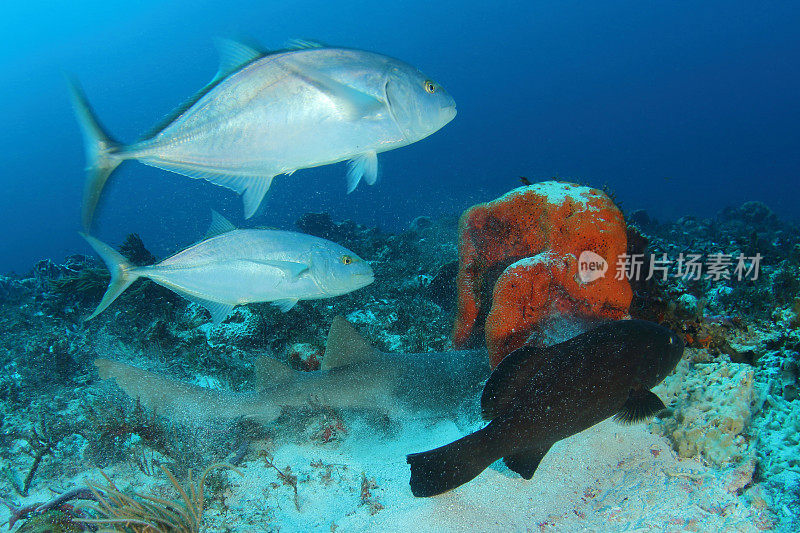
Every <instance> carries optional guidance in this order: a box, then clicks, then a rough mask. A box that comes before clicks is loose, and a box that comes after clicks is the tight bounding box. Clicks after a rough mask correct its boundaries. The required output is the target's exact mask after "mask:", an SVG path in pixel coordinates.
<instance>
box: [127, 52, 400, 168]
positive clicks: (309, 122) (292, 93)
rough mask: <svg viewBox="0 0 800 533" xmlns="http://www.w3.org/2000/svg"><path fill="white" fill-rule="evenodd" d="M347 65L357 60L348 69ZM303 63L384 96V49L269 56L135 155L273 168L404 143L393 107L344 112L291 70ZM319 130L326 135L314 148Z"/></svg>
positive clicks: (214, 92)
mask: <svg viewBox="0 0 800 533" xmlns="http://www.w3.org/2000/svg"><path fill="white" fill-rule="evenodd" d="M304 58H305V59H304ZM364 58H368V61H365V60H364ZM364 64H366V65H367V67H365V66H364ZM320 65H322V66H320ZM347 65H356V66H353V67H352V68H350V69H347V68H346V67H347ZM343 67H345V68H343ZM368 67H371V68H368ZM303 68H310V69H317V68H318V69H319V71H320V72H322V73H324V74H326V75H330V76H331V77H332V78H334V79H337V78H338V79H337V81H340V82H341V83H345V84H349V85H351V86H353V87H355V88H357V89H358V90H360V91H362V92H364V93H366V94H370V95H371V96H373V97H374V98H375V99H376V100H385V94H384V92H383V87H384V86H385V83H386V76H387V73H388V70H389V68H390V67H389V66H388V61H387V59H386V58H384V56H379V55H377V54H371V53H369V52H361V51H353V50H338V49H330V50H329V49H325V50H308V51H297V52H287V53H283V54H276V55H274V56H267V57H265V58H263V59H261V60H257V61H255V62H253V63H252V64H250V65H248V66H246V67H244V68H243V69H241V70H240V71H238V72H236V73H234V74H233V75H231V76H229V77H228V78H227V79H225V80H223V81H222V82H220V83H219V84H218V85H217V86H216V87H214V88H213V89H212V90H211V91H209V93H208V94H206V95H204V96H203V97H202V98H201V99H200V100H199V101H198V102H197V103H196V104H195V105H194V106H192V108H190V109H189V110H187V112H185V113H184V114H183V115H182V116H180V117H179V118H178V119H176V120H175V121H174V122H173V123H172V124H170V125H168V126H167V127H166V128H165V129H164V130H162V131H161V132H160V133H159V134H157V135H156V136H155V137H154V138H153V139H152V140H151V141H145V142H144V143H142V144H141V145H140V148H139V151H138V152H137V157H138V158H140V159H141V160H142V161H143V162H147V161H146V160H147V159H152V160H154V161H158V160H162V161H172V162H180V163H182V164H186V165H189V166H192V167H195V168H197V169H198V170H202V169H217V170H222V171H236V172H241V171H246V172H248V173H251V174H253V175H276V174H280V173H286V172H290V171H292V170H295V169H297V168H307V167H309V166H319V165H324V164H330V163H334V162H338V161H343V160H346V159H349V158H350V157H352V156H355V155H358V154H359V153H361V152H362V151H363V150H364V149H365V148H377V149H378V150H379V149H380V147H384V146H385V147H387V149H389V148H391V147H397V146H399V144H400V143H402V133H401V132H400V130H399V128H397V125H396V124H394V123H393V119H392V117H391V116H390V113H388V112H385V113H381V114H379V115H378V116H376V117H374V120H368V121H362V120H359V121H356V122H355V123H353V121H352V120H351V121H347V120H343V117H342V116H341V114H338V115H337V111H338V109H337V107H336V105H335V102H331V100H330V98H329V97H328V95H326V94H324V93H322V92H321V91H320V90H319V89H318V88H316V87H314V86H313V85H311V84H309V83H308V82H307V81H305V80H304V79H303V78H302V77H301V76H298V75H296V74H294V70H297V69H303ZM286 95H288V97H286ZM387 130H388V132H389V133H388V134H387ZM220 132H226V135H223V136H220ZM244 132H246V133H244ZM242 135H245V136H246V137H245V138H242ZM314 138H319V139H325V141H326V142H324V143H321V145H320V146H313V147H311V148H312V149H311V150H309V148H310V147H309V142H310V140H311V142H312V144H313V139H314ZM358 139H363V141H362V142H359V141H358ZM293 147H294V148H293ZM276 148H277V149H276ZM270 152H272V153H270ZM309 154H311V155H309Z"/></svg>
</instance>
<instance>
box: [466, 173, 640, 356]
mask: <svg viewBox="0 0 800 533" xmlns="http://www.w3.org/2000/svg"><path fill="white" fill-rule="evenodd" d="M626 247H627V236H626V228H625V221H624V219H623V217H622V213H621V212H620V211H619V209H618V208H617V207H616V206H615V205H614V203H613V202H612V201H611V200H610V199H609V198H608V196H606V195H605V194H604V193H603V192H602V191H599V190H597V189H592V188H589V187H584V186H580V185H575V184H572V183H566V182H557V181H546V182H542V183H537V184H534V185H529V186H526V187H520V188H518V189H515V190H513V191H511V192H509V193H507V194H505V195H504V196H502V197H500V198H498V199H497V200H494V201H491V202H488V203H486V204H478V205H475V206H473V207H471V208H470V209H468V210H467V211H466V212H465V213H464V214H463V215H462V217H461V222H460V224H459V270H458V277H457V283H458V311H457V315H456V322H455V326H454V329H453V342H454V343H455V344H456V346H465V345H467V344H469V343H470V341H471V340H472V339H473V338H474V337H475V335H476V333H477V332H478V331H479V330H480V327H481V326H482V325H483V326H484V328H485V335H486V344H487V347H488V349H489V354H490V357H491V360H492V365H496V364H497V363H499V362H500V360H502V358H503V357H505V355H507V354H508V353H509V352H511V351H513V350H515V349H516V348H518V347H520V346H521V345H522V344H524V343H525V341H526V340H527V338H528V337H529V336H530V334H531V333H532V331H533V330H534V328H535V326H536V324H538V323H540V322H541V321H542V320H543V319H545V318H548V317H549V316H552V315H553V314H556V313H569V314H572V315H575V316H579V317H582V318H604V319H619V318H624V317H625V316H627V312H628V307H629V306H630V302H631V297H632V292H631V288H630V284H629V283H628V280H627V279H625V278H624V277H623V279H616V275H615V274H616V265H617V258H618V257H619V256H621V255H622V254H624V253H625V250H626ZM584 251H591V252H593V253H595V254H597V255H599V256H601V257H602V258H604V259H605V260H606V261H607V262H608V270H607V272H606V273H605V275H604V276H602V277H599V278H597V279H595V280H593V281H589V282H584V281H582V280H581V279H580V277H579V276H578V259H579V257H580V254H581V253H582V252H584ZM483 317H486V320H485V324H483Z"/></svg>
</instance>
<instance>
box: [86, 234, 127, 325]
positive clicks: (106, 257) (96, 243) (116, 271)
mask: <svg viewBox="0 0 800 533" xmlns="http://www.w3.org/2000/svg"><path fill="white" fill-rule="evenodd" d="M81 237H83V238H84V239H86V242H88V243H89V244H90V245H91V246H92V248H94V251H95V252H97V255H99V256H100V258H101V259H102V260H103V262H104V263H105V264H106V267H108V271H109V273H110V274H111V282H110V283H109V284H108V289H106V293H105V294H104V295H103V299H102V300H100V303H99V304H98V306H97V309H95V310H94V313H92V314H91V315H90V316H89V317H88V318H87V319H86V320H91V319H93V318H94V317H96V316H97V315H99V314H100V313H102V312H103V310H104V309H105V308H106V307H108V306H109V305H111V302H113V301H114V300H116V299H117V297H118V296H119V295H120V294H122V293H123V292H125V289H127V288H128V287H129V286H130V284H131V283H133V282H134V281H136V280H137V279H138V278H139V276H140V274H139V272H138V271H137V269H136V267H135V266H133V265H131V264H130V263H129V262H128V260H127V259H125V258H124V257H123V256H122V254H120V253H119V252H117V251H116V250H115V249H113V248H112V247H111V246H109V245H107V244H106V243H104V242H102V241H100V240H98V239H95V238H94V237H92V236H91V235H87V234H85V233H81Z"/></svg>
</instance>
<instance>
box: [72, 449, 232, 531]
mask: <svg viewBox="0 0 800 533" xmlns="http://www.w3.org/2000/svg"><path fill="white" fill-rule="evenodd" d="M216 468H230V469H233V470H234V471H236V472H237V473H239V474H240V475H241V472H239V470H237V469H236V468H235V467H233V466H231V465H227V464H221V463H217V464H213V465H211V466H209V467H208V468H206V469H205V470H204V471H203V474H202V476H200V480H199V482H197V483H195V482H194V481H193V480H192V472H191V470H190V471H189V474H188V479H187V481H186V486H185V487H184V486H182V485H181V484H180V483H179V482H178V480H177V479H176V478H175V476H174V475H172V472H170V471H169V469H168V468H167V467H166V466H164V465H161V470H163V472H164V474H165V475H166V476H167V478H168V479H169V481H170V483H172V486H173V487H175V490H176V491H177V492H178V494H179V495H180V501H169V500H165V499H162V498H157V497H155V496H150V495H145V494H139V493H136V492H134V493H133V494H126V493H124V492H122V491H121V490H119V489H118V488H117V486H116V485H115V484H114V482H113V481H112V480H111V478H109V477H108V476H107V475H106V474H105V473H104V472H102V471H101V472H100V473H101V474H102V475H103V477H104V478H105V479H106V482H107V485H106V486H101V485H97V484H94V483H91V482H89V483H88V485H89V489H90V490H91V491H92V493H93V494H94V496H95V498H96V500H97V503H96V504H87V505H85V506H82V508H83V509H84V510H86V511H89V512H90V513H92V516H93V518H86V519H81V522H84V523H87V524H96V525H98V526H100V527H101V529H100V531H108V532H119V531H124V532H127V533H197V532H199V531H200V525H201V524H202V521H203V507H204V505H205V497H204V494H203V489H204V486H205V482H206V477H207V476H208V474H209V472H211V471H212V470H214V469H216Z"/></svg>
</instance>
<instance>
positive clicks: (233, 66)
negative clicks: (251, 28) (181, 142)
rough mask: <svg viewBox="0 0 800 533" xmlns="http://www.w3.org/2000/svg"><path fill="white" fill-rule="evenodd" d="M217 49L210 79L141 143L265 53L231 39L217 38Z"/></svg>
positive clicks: (149, 132) (256, 47)
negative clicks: (212, 75)
mask: <svg viewBox="0 0 800 533" xmlns="http://www.w3.org/2000/svg"><path fill="white" fill-rule="evenodd" d="M215 42H216V45H217V49H218V50H219V56H220V62H219V70H217V73H216V74H214V77H213V78H211V81H210V82H208V83H207V84H206V85H205V86H204V87H203V88H202V89H200V90H199V91H197V92H196V93H194V94H193V95H192V96H191V97H190V98H188V99H187V100H186V101H185V102H183V103H182V104H180V105H179V106H178V107H176V108H175V109H173V110H172V111H170V112H169V114H168V115H167V116H166V117H164V118H163V119H161V120H159V121H158V122H157V123H156V125H155V126H153V128H151V129H150V130H149V131H148V132H147V133H145V134H144V135H143V136H142V137H141V139H140V140H141V141H144V140H148V139H152V138H153V137H155V136H156V135H158V134H159V133H161V132H162V131H163V130H165V129H166V128H167V126H169V125H170V124H172V123H173V122H175V121H176V120H177V119H178V118H179V117H180V116H181V115H183V114H184V113H185V112H186V111H187V110H188V109H189V108H190V107H192V106H193V105H194V104H196V103H197V102H198V101H199V100H200V99H201V98H202V97H204V96H205V95H206V94H208V92H209V91H211V89H213V88H214V87H216V86H217V84H219V82H221V81H222V80H224V79H225V78H227V77H228V76H230V75H231V74H233V73H234V72H236V71H237V70H239V69H241V68H242V67H243V66H245V65H247V64H249V63H252V62H253V61H255V60H256V59H259V58H261V57H264V56H265V55H267V53H266V52H265V51H263V50H260V49H259V47H258V46H256V45H251V44H248V43H243V42H241V41H235V40H232V39H224V38H217V39H215Z"/></svg>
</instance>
